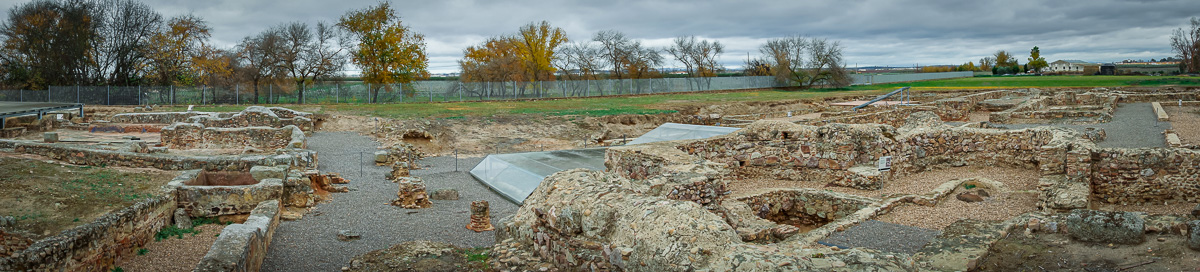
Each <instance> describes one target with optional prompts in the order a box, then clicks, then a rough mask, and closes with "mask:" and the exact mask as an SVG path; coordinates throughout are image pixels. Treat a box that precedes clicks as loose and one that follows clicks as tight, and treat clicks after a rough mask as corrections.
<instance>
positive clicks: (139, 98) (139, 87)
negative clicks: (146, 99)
mask: <svg viewBox="0 0 1200 272" xmlns="http://www.w3.org/2000/svg"><path fill="white" fill-rule="evenodd" d="M137 103H138V105H141V104H142V85H138V102H137Z"/></svg>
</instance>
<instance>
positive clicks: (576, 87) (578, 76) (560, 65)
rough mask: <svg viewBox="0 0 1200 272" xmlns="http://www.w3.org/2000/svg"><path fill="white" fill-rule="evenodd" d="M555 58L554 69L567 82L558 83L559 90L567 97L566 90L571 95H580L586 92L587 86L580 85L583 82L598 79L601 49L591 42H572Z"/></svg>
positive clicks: (564, 46) (562, 48) (561, 49)
mask: <svg viewBox="0 0 1200 272" xmlns="http://www.w3.org/2000/svg"><path fill="white" fill-rule="evenodd" d="M555 53H557V56H555V58H554V61H553V63H554V67H555V68H557V69H558V71H559V73H560V74H561V75H562V78H563V79H565V80H560V81H558V85H559V88H560V89H562V90H563V92H564V96H566V94H565V92H566V90H568V89H570V90H571V95H578V94H579V93H580V92H583V91H585V90H586V88H587V86H586V85H584V86H581V85H580V84H578V83H579V82H580V81H581V80H591V79H596V78H597V76H596V72H597V71H598V70H599V69H600V68H601V62H602V59H601V55H600V47H599V46H597V44H595V43H589V42H572V43H567V44H564V45H563V46H562V47H561V48H560V49H559V51H558V52H555Z"/></svg>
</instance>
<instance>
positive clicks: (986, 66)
mask: <svg viewBox="0 0 1200 272" xmlns="http://www.w3.org/2000/svg"><path fill="white" fill-rule="evenodd" d="M993 66H996V58H993V57H984V58H981V59H979V70H983V71H991V70H992V67H993Z"/></svg>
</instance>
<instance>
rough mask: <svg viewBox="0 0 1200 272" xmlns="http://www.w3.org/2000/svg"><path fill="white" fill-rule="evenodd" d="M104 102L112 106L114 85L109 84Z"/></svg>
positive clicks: (105, 91)
mask: <svg viewBox="0 0 1200 272" xmlns="http://www.w3.org/2000/svg"><path fill="white" fill-rule="evenodd" d="M104 104H105V105H109V106H112V86H111V85H110V86H107V88H105V90H104Z"/></svg>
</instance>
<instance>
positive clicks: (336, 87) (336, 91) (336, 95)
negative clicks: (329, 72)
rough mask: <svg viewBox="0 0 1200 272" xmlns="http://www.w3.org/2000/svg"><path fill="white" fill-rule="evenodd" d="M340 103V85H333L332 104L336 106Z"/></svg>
mask: <svg viewBox="0 0 1200 272" xmlns="http://www.w3.org/2000/svg"><path fill="white" fill-rule="evenodd" d="M341 102H342V84H341V83H334V84H333V103H334V104H337V103H341Z"/></svg>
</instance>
